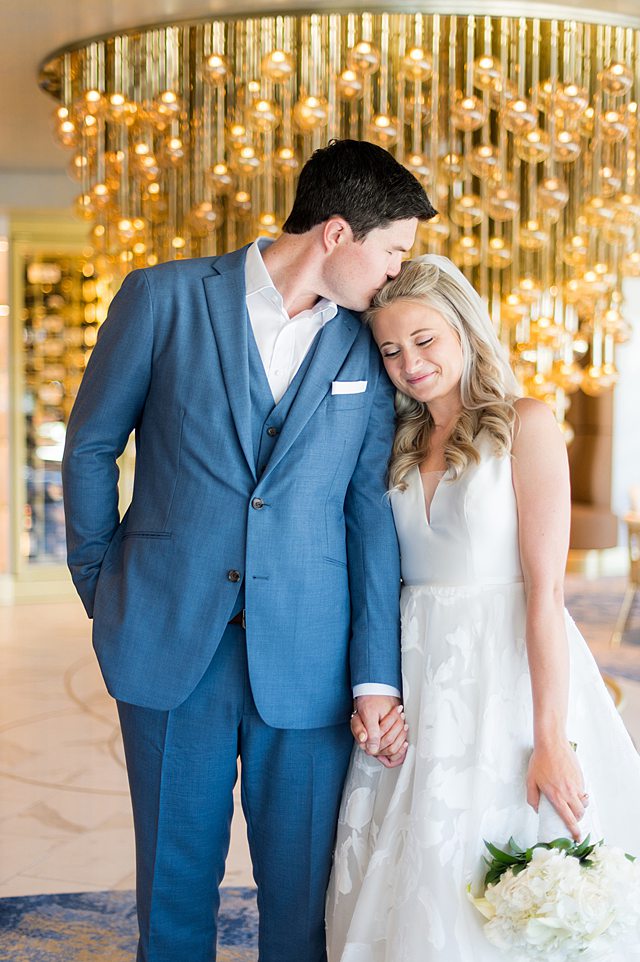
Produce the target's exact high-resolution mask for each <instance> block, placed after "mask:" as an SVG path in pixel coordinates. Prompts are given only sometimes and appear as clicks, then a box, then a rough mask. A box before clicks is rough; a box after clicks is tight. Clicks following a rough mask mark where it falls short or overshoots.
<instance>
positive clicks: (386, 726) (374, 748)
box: [351, 695, 409, 768]
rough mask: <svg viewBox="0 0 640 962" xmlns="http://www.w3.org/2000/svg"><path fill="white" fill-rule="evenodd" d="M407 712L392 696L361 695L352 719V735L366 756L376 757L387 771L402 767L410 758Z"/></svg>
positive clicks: (357, 699) (357, 700)
mask: <svg viewBox="0 0 640 962" xmlns="http://www.w3.org/2000/svg"><path fill="white" fill-rule="evenodd" d="M408 730H409V726H408V725H407V723H406V722H405V717H404V708H403V706H402V705H401V704H400V700H399V699H398V698H392V697H390V696H389V695H361V696H360V697H359V698H356V702H355V711H354V713H353V715H352V716H351V731H352V733H353V737H354V738H355V740H356V741H357V743H358V745H360V747H361V748H362V749H363V750H364V751H366V753H367V755H373V756H375V757H376V758H377V759H378V761H379V762H380V763H381V764H382V765H384V766H385V768H395V767H396V766H397V765H401V764H402V763H403V761H404V759H405V755H406V754H407V747H408V742H407V731H408Z"/></svg>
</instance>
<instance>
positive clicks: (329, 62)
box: [41, 12, 640, 435]
mask: <svg viewBox="0 0 640 962" xmlns="http://www.w3.org/2000/svg"><path fill="white" fill-rule="evenodd" d="M41 83H42V86H43V87H44V88H45V89H46V90H48V91H49V92H50V93H51V94H53V96H55V97H56V98H57V99H58V101H59V103H60V105H59V107H58V109H57V112H56V130H57V137H58V139H59V140H60V142H61V143H62V144H63V145H64V146H65V147H68V148H69V149H70V150H71V152H72V158H71V163H70V171H71V174H72V176H73V177H74V178H76V179H77V180H78V182H79V185H80V186H79V196H78V200H77V205H76V206H77V211H78V213H79V214H80V216H81V217H84V218H87V220H89V221H91V222H92V227H91V242H92V245H93V248H94V250H95V252H96V255H97V256H98V257H99V258H100V259H101V260H100V263H101V265H102V269H108V270H110V271H111V272H118V271H120V272H126V271H128V270H130V269H133V268H135V267H144V266H147V265H152V264H155V263H158V262H159V261H163V260H168V259H170V258H172V257H173V258H180V257H191V256H201V255H208V254H215V253H221V252H223V251H226V250H231V249H233V248H236V247H238V246H240V245H242V244H244V243H246V242H248V241H250V240H252V239H253V238H254V237H255V236H257V235H269V236H277V234H278V233H279V231H280V228H281V224H282V222H283V220H284V218H285V216H286V214H287V212H288V209H289V208H290V206H291V203H292V201H293V196H294V191H295V182H296V177H297V174H298V171H299V170H300V167H301V165H302V164H303V163H304V161H305V160H306V158H307V157H308V156H309V155H310V153H311V152H312V151H313V150H314V149H316V148H317V147H320V146H322V145H324V144H326V143H327V141H328V140H329V139H330V138H332V137H351V138H355V139H367V140H371V141H374V142H376V143H378V144H380V145H381V146H383V147H385V148H387V149H388V150H390V151H391V152H392V153H393V154H394V156H395V157H396V158H397V159H398V160H400V161H401V162H402V163H404V164H405V165H406V166H407V167H408V168H409V169H410V170H412V171H413V172H414V174H415V175H416V177H418V178H419V179H420V180H421V182H422V183H423V184H424V186H425V187H426V189H427V192H428V193H429V195H430V197H431V198H432V200H433V202H434V205H435V206H436V207H437V208H438V210H439V212H440V213H439V215H438V217H436V218H434V219H433V220H432V221H430V222H428V223H425V224H422V225H421V227H420V229H419V233H418V237H417V240H416V246H415V248H414V253H421V252H423V251H435V252H439V253H444V254H447V255H449V256H450V257H451V258H452V259H453V260H454V261H455V262H456V263H457V264H458V265H459V266H461V267H462V268H463V269H464V270H465V272H466V273H467V275H468V276H469V278H470V279H471V280H472V282H473V283H474V284H475V285H476V286H477V288H478V290H479V291H480V293H481V294H482V295H483V296H484V297H485V298H486V299H487V301H488V303H489V307H490V311H491V314H492V317H493V318H494V321H495V323H496V326H497V328H498V330H499V332H500V336H501V338H502V339H503V341H504V343H505V344H506V345H507V346H508V347H509V350H510V351H511V355H512V359H513V362H514V365H515V367H516V370H517V371H518V374H519V376H520V378H521V380H522V382H523V384H524V387H525V390H526V391H527V393H529V394H532V395H534V396H537V397H541V398H544V399H546V400H547V401H548V402H550V403H552V404H553V406H554V408H555V411H556V415H557V417H558V420H559V421H560V422H561V423H562V422H563V421H564V413H565V410H566V408H567V406H568V401H567V395H568V394H570V393H571V392H573V391H576V390H578V388H580V387H581V388H582V389H583V390H584V391H586V392H587V393H589V394H593V395H598V394H600V393H602V392H604V391H606V390H608V389H610V388H611V387H612V386H613V385H614V384H615V382H616V379H617V372H616V368H615V363H614V346H615V344H616V343H619V342H622V341H624V340H626V339H627V338H628V337H629V334H630V328H629V325H628V323H627V322H626V321H625V320H624V319H623V317H622V313H621V308H622V284H623V279H624V278H625V277H626V276H639V275H640V182H639V178H638V162H639V161H638V157H639V151H638V106H637V105H638V100H639V98H640V30H639V29H636V28H633V27H613V26H609V25H605V24H602V25H594V24H588V23H579V22H576V21H573V20H572V21H566V22H565V21H561V20H551V19H549V20H546V19H545V20H543V19H533V18H525V17H489V16H453V15H439V14H434V15H426V14H421V13H411V14H410V13H391V12H372V13H348V12H347V13H333V14H311V15H309V14H303V15H290V16H276V15H270V16H264V17H258V16H253V17H249V18H239V17H238V18H225V19H213V20H212V19H208V20H203V21H197V22H189V23H184V24H177V25H176V24H173V25H170V26H159V27H151V28H144V29H139V30H135V31H131V32H128V33H123V34H118V35H116V36H110V37H107V38H104V39H101V40H97V41H93V42H88V43H86V44H84V45H80V46H77V47H74V48H72V49H68V50H65V51H62V52H60V53H58V54H56V55H54V56H53V57H52V58H51V59H50V60H49V62H48V63H46V65H45V66H44V68H43V70H42V76H41ZM566 430H567V435H569V434H570V429H569V428H568V427H567V429H566Z"/></svg>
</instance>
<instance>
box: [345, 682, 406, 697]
mask: <svg viewBox="0 0 640 962" xmlns="http://www.w3.org/2000/svg"><path fill="white" fill-rule="evenodd" d="M362 695H391V697H392V698H401V697H402V695H401V694H400V692H399V691H398V689H397V688H394V687H393V685H377V684H371V685H356V686H355V688H354V689H353V697H354V698H360V697H361V696H362Z"/></svg>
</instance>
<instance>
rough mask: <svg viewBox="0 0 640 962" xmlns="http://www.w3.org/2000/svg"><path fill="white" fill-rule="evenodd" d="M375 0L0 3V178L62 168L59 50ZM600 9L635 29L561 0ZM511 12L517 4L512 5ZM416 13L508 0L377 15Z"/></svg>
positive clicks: (579, 0) (453, 2)
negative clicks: (95, 40)
mask: <svg viewBox="0 0 640 962" xmlns="http://www.w3.org/2000/svg"><path fill="white" fill-rule="evenodd" d="M381 5H382V3H381V0H377V2H376V3H370V2H369V3H367V2H365V0H353V2H352V0H349V2H348V3H340V2H339V0H314V2H313V4H310V3H309V0H233V3H231V0H135V3H134V2H133V0H0V92H1V94H0V177H2V175H3V173H5V174H9V173H11V174H16V173H18V172H19V173H23V174H24V173H33V174H36V173H41V174H45V173H48V172H51V173H53V172H56V173H59V172H61V171H64V170H65V169H66V166H67V163H68V153H67V151H65V150H64V149H63V148H62V147H58V146H57V145H56V144H55V143H54V141H53V137H52V133H51V129H52V113H53V101H52V100H51V99H50V98H49V97H48V96H47V95H46V94H44V93H43V92H42V91H40V90H39V88H38V83H37V79H38V68H39V65H40V64H41V63H42V61H43V60H45V59H46V57H47V55H48V54H49V53H51V52H52V51H54V50H56V49H57V48H59V47H62V46H65V45H66V44H69V43H72V42H74V41H78V40H82V39H83V38H87V37H92V36H96V35H99V34H103V33H109V32H111V31H115V30H117V29H122V28H127V27H134V26H139V25H141V24H145V23H146V24H148V23H158V22H162V21H167V20H171V19H188V18H190V17H192V18H193V17H199V16H206V15H207V14H217V15H220V14H222V13H224V12H225V10H226V11H227V12H228V11H229V10H230V9H233V12H234V13H235V14H237V13H241V12H248V11H259V12H261V13H264V12H266V11H267V10H269V11H281V12H284V11H288V10H291V9H294V8H299V9H305V8H307V9H308V8H309V7H310V6H313V8H314V9H315V10H316V11H317V10H319V9H336V8H340V7H341V8H346V7H348V8H350V9H362V8H371V7H373V6H381ZM598 5H600V6H601V8H602V7H606V14H604V15H600V18H599V19H600V20H602V21H606V22H608V23H614V22H616V20H617V19H618V18H624V17H627V18H628V17H635V18H636V21H637V22H638V23H640V2H639V0H591V2H589V0H587V2H586V3H585V2H584V0H563V2H562V8H563V10H564V11H565V12H567V13H568V14H569V15H570V14H571V11H579V12H580V18H581V19H596V15H595V14H594V13H593V11H592V10H590V9H589V8H591V7H594V8H595V7H597V6H598ZM516 6H517V5H516ZM392 7H393V8H394V9H398V10H400V9H419V10H422V11H423V12H436V11H438V12H445V11H448V12H450V13H463V12H464V13H465V14H466V13H485V14H486V13H496V14H507V13H509V14H513V12H514V3H513V2H512V0H486V2H485V0H447V2H445V0H421V2H415V0H414V2H413V3H410V2H404V0H400V2H398V0H389V2H387V3H386V4H385V9H387V10H388V9H390V8H392ZM520 9H521V11H522V13H523V14H525V15H527V16H531V15H532V14H533V12H534V10H535V11H537V12H538V13H539V15H540V16H543V17H544V16H550V15H553V14H552V11H553V13H555V15H556V16H557V15H558V7H557V6H556V7H554V6H552V5H551V4H549V3H540V2H535V0H528V2H527V3H526V4H523V5H522V6H521V8H520Z"/></svg>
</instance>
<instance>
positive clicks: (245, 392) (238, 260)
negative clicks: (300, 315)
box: [203, 247, 256, 478]
mask: <svg viewBox="0 0 640 962" xmlns="http://www.w3.org/2000/svg"><path fill="white" fill-rule="evenodd" d="M246 252H247V248H246V247H245V248H243V249H242V250H239V251H234V252H233V253H232V254H229V255H227V256H225V257H220V258H218V259H217V260H216V261H215V263H214V270H215V271H216V273H215V274H210V275H209V276H208V277H205V278H203V283H204V289H205V295H206V298H207V306H208V309H209V318H210V321H211V327H212V328H213V335H214V337H215V340H216V344H217V347H218V353H219V355H220V364H221V366H222V376H223V377H224V383H225V387H226V390H227V397H228V399H229V405H230V407H231V413H232V415H233V420H234V424H235V427H236V431H237V433H238V439H239V441H240V446H241V447H242V450H243V452H244V456H245V458H246V459H247V464H248V465H249V468H250V470H251V473H252V474H253V476H254V478H255V477H256V469H255V463H254V457H253V442H252V437H251V395H250V392H249V349H248V345H247V323H248V319H247V302H246V288H245V277H244V264H245V258H246Z"/></svg>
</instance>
